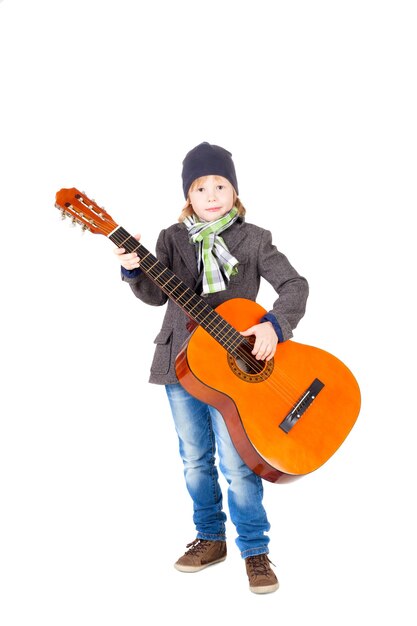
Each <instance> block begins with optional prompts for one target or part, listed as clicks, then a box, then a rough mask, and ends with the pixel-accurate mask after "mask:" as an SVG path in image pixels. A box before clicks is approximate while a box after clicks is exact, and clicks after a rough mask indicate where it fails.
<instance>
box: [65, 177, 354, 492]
mask: <svg viewBox="0 0 417 626" xmlns="http://www.w3.org/2000/svg"><path fill="white" fill-rule="evenodd" d="M55 206H56V207H57V208H59V209H60V210H61V211H62V214H63V217H66V216H68V217H71V218H72V221H73V222H74V223H75V224H79V225H81V226H82V228H83V229H88V230H89V231H91V232H92V233H98V234H102V235H105V236H106V237H108V238H109V239H110V241H112V242H113V243H114V244H115V245H116V246H118V247H119V248H121V247H123V248H125V250H126V251H127V252H133V251H135V252H136V253H137V255H138V257H139V261H140V267H141V270H142V272H144V273H145V274H146V275H147V276H148V277H149V278H150V279H151V280H153V281H154V283H155V284H156V285H158V287H159V288H160V289H162V291H163V292H164V293H165V294H166V295H167V296H168V297H169V298H171V299H172V300H173V301H174V302H175V303H176V304H177V305H178V306H180V307H181V308H182V309H183V310H184V311H185V313H186V314H187V315H188V316H189V317H190V318H191V319H192V320H193V321H194V323H195V324H196V327H195V329H194V330H193V332H192V333H191V334H190V337H189V339H188V340H187V342H186V343H185V345H184V346H183V347H182V349H181V351H180V353H179V354H178V356H177V358H176V373H177V376H178V380H179V382H180V383H181V385H182V386H183V387H184V388H185V389H186V390H187V391H188V392H189V393H190V394H191V395H192V396H194V397H196V398H198V399H199V400H202V401H203V402H205V403H207V404H209V405H211V406H214V407H215V408H217V409H218V410H219V411H220V413H221V414H222V416H223V419H224V420H225V423H226V425H227V428H228V431H229V433H230V436H231V439H232V441H233V444H234V446H235V448H236V450H237V451H238V453H239V455H240V456H241V458H242V460H243V461H244V462H245V463H246V464H247V465H248V467H249V468H250V469H251V470H252V471H253V472H255V473H256V474H258V475H259V476H260V477H261V478H263V479H265V480H268V481H270V482H273V483H276V482H287V481H289V480H291V479H294V478H296V477H300V476H303V475H305V474H309V473H310V472H312V471H314V470H316V469H317V468H319V467H320V466H322V465H323V464H324V463H325V462H326V461H327V460H328V459H329V458H330V457H331V456H332V455H333V454H334V453H335V452H336V450H337V449H338V448H339V447H340V445H341V444H342V443H343V441H344V440H345V439H346V437H347V435H348V434H349V432H350V430H351V429H352V427H353V425H354V424H355V421H356V419H357V417H358V415H359V410H360V404H361V397H360V390H359V386H358V383H357V381H356V379H355V377H354V376H353V374H352V372H351V371H350V370H349V369H348V368H347V367H346V365H345V364H344V363H342V361H340V360H339V359H338V358H336V357H335V356H333V355H332V354H330V353H328V352H326V351H324V350H321V349H319V348H315V347H313V346H308V345H304V344H300V343H297V342H295V341H292V340H289V341H285V342H283V343H279V344H278V345H277V349H276V353H275V356H274V358H273V359H271V360H269V361H259V360H257V359H256V358H255V357H254V356H253V355H252V354H251V352H252V348H253V344H252V343H251V341H250V338H246V337H243V336H242V335H241V334H240V331H243V330H246V329H247V328H249V327H250V326H253V325H254V324H257V323H259V320H260V319H261V318H262V316H263V315H264V314H265V313H266V311H265V309H263V308H262V307H261V306H260V305H259V304H258V303H256V302H253V301H251V300H247V299H244V298H233V299H231V300H229V301H227V302H224V303H223V304H221V305H220V306H218V307H216V308H215V309H214V308H212V307H210V306H209V305H208V304H207V302H206V301H205V299H204V298H202V297H200V296H199V295H197V294H196V293H194V292H193V291H192V290H191V289H190V288H189V287H188V286H187V285H186V284H185V283H184V282H183V281H181V280H180V279H179V278H178V276H176V275H175V274H174V273H173V272H172V271H171V270H170V269H169V268H167V267H165V266H164V265H163V264H162V263H161V262H160V261H159V260H158V259H157V258H156V257H155V256H154V255H153V254H151V253H150V252H149V251H148V250H147V249H146V248H145V247H144V246H143V245H142V244H141V243H139V242H138V241H137V240H136V239H135V238H134V237H132V236H131V235H130V234H129V233H128V232H127V231H126V230H125V229H124V228H123V227H122V226H119V225H118V224H117V223H116V222H115V221H114V220H113V219H112V217H110V215H109V214H108V213H107V212H106V211H105V210H104V209H103V208H101V207H99V206H98V205H97V204H96V203H95V201H94V200H90V199H89V198H87V197H86V195H85V194H84V193H81V192H80V191H78V190H77V189H75V188H72V189H61V190H60V191H58V193H57V194H56V204H55Z"/></svg>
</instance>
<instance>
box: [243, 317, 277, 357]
mask: <svg viewBox="0 0 417 626" xmlns="http://www.w3.org/2000/svg"><path fill="white" fill-rule="evenodd" d="M240 334H241V335H243V336H244V337H250V336H253V337H254V338H255V344H254V346H253V350H252V354H253V356H254V357H255V358H256V359H258V360H263V361H270V360H271V359H272V358H273V356H274V354H275V350H276V347H277V344H278V336H277V333H276V332H275V329H274V327H273V325H272V324H271V322H262V323H261V324H255V326H251V327H250V328H248V329H247V330H245V331H242V332H241V333H240Z"/></svg>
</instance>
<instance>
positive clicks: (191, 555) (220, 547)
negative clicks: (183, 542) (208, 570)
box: [174, 539, 227, 572]
mask: <svg viewBox="0 0 417 626" xmlns="http://www.w3.org/2000/svg"><path fill="white" fill-rule="evenodd" d="M187 548H189V549H188V550H187V551H186V553H185V554H184V555H183V556H182V557H180V558H179V559H178V561H177V562H176V563H175V564H174V567H175V568H176V569H178V570H179V571H180V572H199V571H200V570H201V569H204V568H205V567H208V566H209V565H214V563H220V561H224V560H225V558H226V554H227V548H226V542H225V541H207V540H206V539H194V541H192V542H191V543H188V544H187Z"/></svg>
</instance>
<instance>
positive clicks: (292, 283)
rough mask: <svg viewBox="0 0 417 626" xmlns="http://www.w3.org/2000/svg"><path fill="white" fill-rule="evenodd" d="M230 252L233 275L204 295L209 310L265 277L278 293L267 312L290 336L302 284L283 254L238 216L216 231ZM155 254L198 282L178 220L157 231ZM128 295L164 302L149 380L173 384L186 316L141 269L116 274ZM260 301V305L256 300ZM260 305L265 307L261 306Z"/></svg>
mask: <svg viewBox="0 0 417 626" xmlns="http://www.w3.org/2000/svg"><path fill="white" fill-rule="evenodd" d="M222 237H223V239H224V241H225V242H226V245H227V247H228V248H229V250H230V252H231V254H233V256H235V257H236V258H237V259H238V261H239V266H238V273H237V274H236V275H235V276H232V277H231V279H230V282H229V285H228V288H227V289H226V290H225V291H221V292H218V293H214V294H210V295H208V296H207V303H208V304H209V305H210V306H212V307H213V308H215V307H217V306H218V305H219V304H221V303H222V302H224V301H225V300H229V299H230V298H247V299H249V300H255V301H256V297H257V294H258V291H259V285H260V280H261V278H264V279H265V280H267V281H268V282H269V283H270V284H271V285H272V287H273V288H274V289H275V291H276V292H277V294H278V298H277V300H276V301H275V302H274V304H273V306H272V309H271V310H270V311H269V313H272V314H273V315H274V316H275V318H276V320H277V322H278V324H279V326H280V328H281V331H282V335H283V338H284V341H285V340H286V339H289V338H290V337H292V330H293V329H294V328H295V327H296V326H297V324H298V322H299V321H300V319H301V318H302V317H303V315H304V312H305V307H306V301H307V297H308V283H307V281H306V279H305V278H303V277H302V276H300V275H299V274H298V273H297V272H296V270H295V269H294V268H293V267H292V265H291V264H290V263H289V261H288V259H287V258H286V256H284V254H282V253H281V252H279V251H278V250H277V248H276V247H275V246H274V245H273V243H272V237H271V233H270V232H269V231H268V230H265V229H263V228H260V227H259V226H255V225H254V224H248V223H247V222H246V221H245V220H244V219H242V218H239V219H238V220H237V221H236V222H235V223H234V224H232V226H230V228H228V229H227V230H225V231H224V232H223V233H222ZM155 255H156V257H157V258H158V259H159V261H161V263H163V264H164V265H165V266H167V267H169V268H170V269H171V270H172V271H173V272H174V274H176V275H177V276H178V277H179V278H180V279H181V280H182V281H183V282H184V283H185V284H186V285H187V286H188V287H190V288H191V289H192V290H193V291H195V290H196V286H197V284H198V282H199V275H198V271H197V263H196V250H195V246H194V245H193V244H190V242H189V241H188V232H187V229H186V227H185V225H184V224H180V223H177V224H173V225H172V226H170V227H169V228H167V229H165V230H163V231H161V233H160V235H159V237H158V241H157V244H156V251H155ZM122 280H124V281H125V282H127V283H128V284H129V285H130V287H131V289H132V291H133V293H134V294H135V296H136V297H138V298H139V299H140V300H142V301H143V302H146V303H147V304H150V305H153V306H161V305H163V304H165V303H166V302H167V301H168V306H167V310H166V313H165V316H164V319H163V323H162V328H161V329H160V331H159V333H158V334H157V336H156V338H155V340H154V343H155V344H156V347H155V352H154V357H153V361H152V365H151V372H150V377H149V382H151V383H157V384H170V383H176V382H178V379H177V376H176V373H175V358H176V356H177V354H178V352H179V351H180V349H181V347H182V346H183V344H184V342H185V341H186V340H187V339H188V337H189V330H188V328H187V323H188V322H189V318H188V317H187V315H186V314H185V313H184V312H183V310H182V309H181V308H180V307H179V306H178V305H177V304H176V303H175V302H173V301H172V300H170V299H169V298H168V297H167V295H166V294H164V292H163V291H162V290H161V289H160V288H159V287H158V286H157V285H156V284H155V283H154V282H153V281H152V280H151V279H150V278H148V276H146V274H145V273H144V272H140V273H139V275H138V276H134V274H133V275H132V276H127V275H125V274H123V273H122ZM261 304H262V303H261ZM263 306H265V305H263Z"/></svg>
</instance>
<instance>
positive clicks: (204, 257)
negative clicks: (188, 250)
mask: <svg viewBox="0 0 417 626" xmlns="http://www.w3.org/2000/svg"><path fill="white" fill-rule="evenodd" d="M238 217H239V216H238V211H237V208H236V207H233V209H231V210H230V211H229V213H226V215H223V217H220V218H219V219H218V220H215V221H214V222H197V220H196V218H195V216H192V217H187V218H185V220H184V224H185V225H186V227H187V229H188V237H189V239H190V243H194V244H195V245H196V246H197V267H198V271H199V272H201V265H203V290H202V293H203V294H208V293H215V292H216V291H224V290H225V289H226V287H227V284H228V282H229V279H230V276H232V275H234V274H237V271H238V270H237V265H238V260H237V259H235V257H234V256H232V255H231V254H230V252H229V250H228V248H227V246H226V244H225V242H224V240H223V238H222V237H220V233H221V232H223V231H224V230H226V228H229V226H231V225H232V224H233V223H234V222H235V221H236V220H237V218H238Z"/></svg>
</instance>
